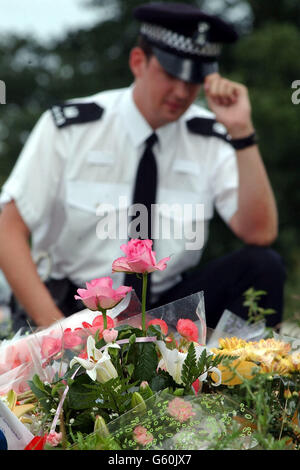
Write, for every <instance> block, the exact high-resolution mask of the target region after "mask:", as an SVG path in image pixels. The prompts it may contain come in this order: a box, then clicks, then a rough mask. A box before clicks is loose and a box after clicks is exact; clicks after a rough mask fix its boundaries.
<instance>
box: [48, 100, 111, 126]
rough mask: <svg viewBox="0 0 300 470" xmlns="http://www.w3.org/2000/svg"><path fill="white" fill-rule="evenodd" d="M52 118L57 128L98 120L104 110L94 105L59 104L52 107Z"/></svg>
mask: <svg viewBox="0 0 300 470" xmlns="http://www.w3.org/2000/svg"><path fill="white" fill-rule="evenodd" d="M51 112H52V116H53V119H54V122H55V124H56V126H57V127H59V128H62V127H65V126H69V125H71V124H83V123H85V122H92V121H97V119H100V118H101V116H102V114H103V112H104V109H103V108H101V106H99V105H98V104H96V103H60V104H56V105H54V106H52V108H51Z"/></svg>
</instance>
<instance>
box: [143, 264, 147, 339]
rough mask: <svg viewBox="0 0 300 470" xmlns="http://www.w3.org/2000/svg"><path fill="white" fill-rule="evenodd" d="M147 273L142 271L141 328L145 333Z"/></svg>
mask: <svg viewBox="0 0 300 470" xmlns="http://www.w3.org/2000/svg"><path fill="white" fill-rule="evenodd" d="M147 276H148V273H143V290H142V330H143V333H144V335H146V297H147V282H148V277H147Z"/></svg>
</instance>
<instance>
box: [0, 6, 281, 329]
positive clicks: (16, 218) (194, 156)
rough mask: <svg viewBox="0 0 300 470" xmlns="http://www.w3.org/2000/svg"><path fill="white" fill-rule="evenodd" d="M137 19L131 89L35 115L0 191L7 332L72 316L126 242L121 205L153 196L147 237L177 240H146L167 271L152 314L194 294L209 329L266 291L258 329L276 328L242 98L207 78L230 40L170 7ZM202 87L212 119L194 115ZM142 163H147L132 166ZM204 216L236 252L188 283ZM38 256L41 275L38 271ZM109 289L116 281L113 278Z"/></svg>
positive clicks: (277, 271) (267, 195)
mask: <svg viewBox="0 0 300 470" xmlns="http://www.w3.org/2000/svg"><path fill="white" fill-rule="evenodd" d="M134 16H135V18H136V19H137V20H138V21H140V22H141V29H140V36H139V41H138V44H137V46H136V47H134V48H133V49H132V51H131V53H130V58H129V65H130V68H131V71H132V73H133V76H134V83H133V85H132V86H130V87H129V88H126V89H122V90H111V91H105V92H101V93H98V94H95V95H94V96H92V97H88V98H80V99H77V100H71V101H69V102H67V103H64V104H60V105H56V106H54V107H53V108H52V109H51V110H49V111H46V112H45V113H44V114H43V116H42V117H41V118H40V120H39V122H38V123H37V125H36V127H35V129H34V130H33V132H32V134H31V136H30V138H29V139H28V141H27V143H26V145H25V147H24V149H23V151H22V154H21V155H20V158H19V160H18V162H17V164H16V166H15V168H14V169H13V172H12V174H11V176H10V177H9V179H8V181H7V182H6V184H5V185H4V187H3V191H2V195H1V203H2V206H3V211H2V215H1V217H0V267H1V269H3V271H4V273H5V275H6V277H7V279H8V281H9V283H10V285H11V287H12V289H13V291H14V294H15V298H16V299H18V303H16V304H15V306H14V308H15V315H14V319H15V328H17V327H19V326H21V325H22V324H24V322H25V321H26V315H28V316H29V318H30V319H31V321H32V322H33V324H36V325H41V326H46V325H49V324H51V323H52V322H53V321H55V320H58V319H60V318H62V317H63V316H65V315H69V314H71V313H74V311H76V310H78V309H80V308H82V306H81V305H80V304H79V303H76V302H74V293H75V291H76V288H77V287H78V286H82V285H84V283H85V282H86V281H89V280H91V279H93V278H96V277H101V276H108V275H110V274H111V263H112V261H113V260H114V259H115V258H117V257H119V256H121V255H122V253H121V252H120V248H119V247H120V245H121V243H125V242H126V241H127V239H128V221H129V219H128V214H129V212H130V210H131V209H130V207H131V204H132V202H135V203H138V202H142V203H143V204H144V205H145V204H146V206H147V204H148V203H149V195H150V194H151V197H150V203H151V204H152V205H153V204H157V207H156V211H155V223H154V224H153V225H154V226H156V228H157V226H158V225H159V224H160V226H166V225H164V224H167V225H168V224H169V225H168V226H169V227H170V226H173V228H174V227H177V228H178V226H179V227H180V229H181V236H175V235H176V234H174V232H172V230H171V232H172V233H171V235H170V236H166V234H165V233H164V232H163V233H161V234H160V235H159V236H157V237H156V239H155V236H153V233H152V232H151V233H150V234H149V233H148V232H147V235H148V236H149V238H150V236H151V237H152V238H153V239H154V246H155V251H156V253H157V258H158V259H161V258H162V257H165V256H169V255H170V254H171V255H172V257H171V260H170V262H169V263H168V268H167V269H166V270H165V271H163V272H155V273H154V274H153V275H152V280H151V303H152V305H156V306H157V305H161V304H164V303H167V302H169V301H172V300H175V299H177V298H179V297H183V296H185V295H189V294H191V293H192V292H197V291H200V290H204V295H205V304H206V315H207V322H208V325H209V326H211V327H214V326H215V324H216V322H217V320H218V318H219V316H220V314H221V313H222V311H223V310H224V308H230V309H232V310H233V311H234V312H235V313H237V314H240V315H242V316H245V315H246V313H245V310H244V308H243V306H242V302H243V297H242V294H243V292H244V291H245V290H246V289H247V288H248V287H251V286H253V287H255V288H257V289H264V290H266V291H267V292H268V295H267V296H266V297H265V299H264V306H265V307H272V308H275V309H276V310H277V314H276V315H275V316H274V318H273V319H272V320H269V324H276V323H277V322H278V321H279V320H280V318H281V314H282V292H283V282H284V269H283V266H282V261H281V258H280V257H279V255H277V254H276V253H275V252H274V251H273V250H271V249H270V248H269V245H270V244H271V243H272V242H273V241H274V240H275V239H276V236H277V210H276V204H275V201H274V196H273V192H272V189H271V186H270V182H269V180H268V176H267V174H266V170H265V168H264V165H263V162H262V158H261V156H260V153H259V149H258V146H257V139H256V133H255V130H254V127H253V123H252V120H251V106H250V101H249V97H248V91H247V88H246V87H245V86H244V85H241V84H238V83H235V82H232V81H230V80H228V79H226V78H224V77H222V76H221V75H220V74H219V71H218V57H219V54H220V51H221V46H222V44H224V43H230V42H234V41H235V40H236V39H237V35H236V32H235V30H234V29H233V27H232V26H231V25H229V24H228V23H225V22H224V21H222V20H221V19H219V18H216V17H214V16H211V15H207V14H205V13H203V12H201V11H199V9H198V8H196V7H194V6H191V5H186V4H180V3H153V4H152V3H150V4H145V5H141V6H139V7H138V8H136V9H135V11H134ZM201 87H203V88H204V91H205V94H206V98H207V102H208V106H209V108H210V110H207V109H204V108H202V107H200V106H198V105H196V104H194V102H195V100H196V98H197V95H198V92H199V90H200V88H201ZM149 142H151V145H150V143H149ZM147 152H148V153H147ZM146 153H147V155H150V156H151V158H150V157H148V159H143V156H145V155H146ZM144 160H147V163H146V167H145V168H147V170H146V173H145V170H144V173H141V172H140V165H141V161H144ZM150 161H151V162H152V163H151V165H150V164H149V162H150ZM147 165H148V167H147ZM141 174H142V178H143V181H142V184H141ZM138 175H139V176H138ZM143 188H144V190H143ZM136 191H137V194H138V196H137V198H136V197H135V196H133V194H134V195H136ZM151 204H150V205H151ZM147 207H148V206H147ZM170 207H171V208H172V210H170ZM187 207H188V208H191V209H192V210H191V212H188V213H185V212H184V211H183V210H182V208H187ZM201 208H202V209H204V210H200V209H201ZM198 209H199V210H198ZM214 209H216V210H217V211H218V212H219V214H220V215H221V217H222V218H223V219H224V221H225V222H226V223H227V224H228V226H229V227H230V228H231V229H232V231H233V232H234V233H235V234H236V235H237V236H238V237H239V238H240V239H241V240H243V241H244V242H245V248H244V249H242V250H240V251H238V252H236V253H233V254H229V255H226V256H225V257H223V258H222V259H220V260H215V261H213V262H212V263H210V264H209V265H208V266H204V267H202V268H200V269H199V270H197V271H196V272H194V273H193V275H192V276H190V277H189V278H187V276H186V274H185V273H186V271H187V270H188V269H189V268H191V267H193V266H196V265H197V264H198V263H199V260H200V257H201V253H202V249H203V246H204V244H205V241H206V239H207V236H208V226H209V220H210V219H211V218H212V216H213V211H214ZM131 215H133V214H132V213H131ZM150 222H151V220H150ZM155 224H156V225H155ZM172 224H173V225H172ZM176 224H177V225H176ZM148 225H149V219H148ZM191 227H196V230H195V232H193V236H194V243H193V242H191V239H190V235H191V230H192V229H191ZM135 228H137V227H136V225H135ZM139 228H140V229H141V227H139ZM174 230H175V229H174ZM169 233H170V232H169ZM187 234H188V236H187ZM30 237H31V248H30V247H29V243H28V241H29V238H30ZM41 253H46V262H49V263H50V264H48V265H47V267H46V268H45V266H44V268H43V266H42V265H41V263H38V268H37V263H36V260H37V258H39V257H41ZM47 269H48V271H49V273H48V275H47V273H46V274H45V270H47ZM45 279H46V282H44V281H45ZM114 279H115V284H116V285H119V284H122V283H124V282H126V281H125V280H124V275H123V274H121V273H119V274H116V275H114ZM20 305H21V307H20ZM270 318H271V317H270Z"/></svg>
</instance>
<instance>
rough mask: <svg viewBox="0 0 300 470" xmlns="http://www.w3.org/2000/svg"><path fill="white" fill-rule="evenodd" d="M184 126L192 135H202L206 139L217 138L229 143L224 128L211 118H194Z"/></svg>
mask: <svg viewBox="0 0 300 470" xmlns="http://www.w3.org/2000/svg"><path fill="white" fill-rule="evenodd" d="M186 125H187V127H188V129H189V131H190V132H192V133H193V134H199V135H204V136H206V137H219V138H220V139H223V140H225V141H226V142H230V137H229V135H228V133H227V131H226V128H225V127H224V126H223V124H221V123H219V122H217V121H216V120H215V119H213V118H202V117H195V118H192V119H189V120H188V121H187V122H186Z"/></svg>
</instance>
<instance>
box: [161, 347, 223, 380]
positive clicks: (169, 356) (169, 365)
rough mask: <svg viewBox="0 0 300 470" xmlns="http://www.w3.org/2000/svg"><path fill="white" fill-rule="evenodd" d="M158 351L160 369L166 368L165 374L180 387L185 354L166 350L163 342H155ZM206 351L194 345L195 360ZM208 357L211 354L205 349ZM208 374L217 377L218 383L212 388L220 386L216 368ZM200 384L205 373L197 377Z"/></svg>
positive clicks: (205, 376) (205, 375)
mask: <svg viewBox="0 0 300 470" xmlns="http://www.w3.org/2000/svg"><path fill="white" fill-rule="evenodd" d="M156 344H157V346H158V349H159V350H160V353H161V355H162V360H161V361H160V363H159V366H158V367H160V368H166V370H167V372H168V373H169V374H170V375H171V377H173V379H174V381H175V382H176V383H177V384H179V385H181V384H182V383H183V382H182V380H181V373H182V366H183V363H184V361H185V359H186V357H187V353H182V352H180V351H178V349H176V348H175V349H168V348H167V346H166V344H165V342H164V341H156ZM204 349H206V348H205V347H204V346H199V345H195V352H196V358H197V360H198V359H199V357H200V356H201V354H202V352H203V351H204ZM206 351H207V353H208V355H211V354H212V353H211V352H210V351H209V350H208V349H206ZM210 372H215V373H216V374H217V375H218V376H219V381H218V382H217V383H216V384H213V385H214V386H218V385H220V384H221V372H220V370H219V369H217V368H216V367H213V368H212V369H211V370H210ZM198 378H199V380H200V382H204V380H206V378H207V372H204V374H202V375H200V377H198Z"/></svg>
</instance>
